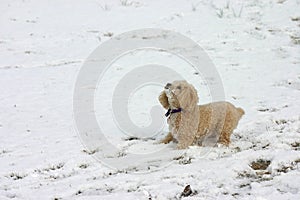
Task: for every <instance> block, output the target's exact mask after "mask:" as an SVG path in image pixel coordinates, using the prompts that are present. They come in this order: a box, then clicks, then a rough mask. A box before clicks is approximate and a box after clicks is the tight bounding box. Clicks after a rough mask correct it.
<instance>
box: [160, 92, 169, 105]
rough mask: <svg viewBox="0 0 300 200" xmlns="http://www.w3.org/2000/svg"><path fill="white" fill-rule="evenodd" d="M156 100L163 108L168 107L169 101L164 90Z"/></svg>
mask: <svg viewBox="0 0 300 200" xmlns="http://www.w3.org/2000/svg"><path fill="white" fill-rule="evenodd" d="M158 100H159V102H160V104H161V105H162V106H163V107H164V108H165V109H169V102H168V97H167V95H166V93H165V91H162V92H161V93H160V95H159V97H158Z"/></svg>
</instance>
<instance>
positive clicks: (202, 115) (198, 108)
mask: <svg viewBox="0 0 300 200" xmlns="http://www.w3.org/2000/svg"><path fill="white" fill-rule="evenodd" d="M198 100H199V98H198V95H197V91H196V89H195V88H194V87H193V86H192V85H191V84H189V83H188V82H186V81H174V82H173V83H172V84H170V83H169V84H167V85H166V87H165V90H164V91H163V92H161V94H160V95H159V101H160V103H161V105H162V106H163V107H164V108H165V109H178V108H181V109H182V112H178V113H172V114H171V115H170V116H169V117H168V119H167V122H168V124H169V133H168V135H167V136H166V137H165V138H164V139H163V140H162V141H161V142H162V143H165V144H166V143H169V142H170V141H175V142H178V144H177V148H178V149H185V148H187V147H188V146H190V145H193V144H197V145H202V146H206V145H212V144H216V143H217V142H219V143H221V144H224V145H226V146H228V145H229V144H230V136H231V134H232V132H233V130H234V129H235V128H236V127H237V125H238V122H239V120H240V118H241V117H242V116H243V115H244V114H245V112H244V110H243V109H242V108H236V107H235V106H234V105H232V104H231V103H229V102H214V103H210V104H205V105H197V103H198Z"/></svg>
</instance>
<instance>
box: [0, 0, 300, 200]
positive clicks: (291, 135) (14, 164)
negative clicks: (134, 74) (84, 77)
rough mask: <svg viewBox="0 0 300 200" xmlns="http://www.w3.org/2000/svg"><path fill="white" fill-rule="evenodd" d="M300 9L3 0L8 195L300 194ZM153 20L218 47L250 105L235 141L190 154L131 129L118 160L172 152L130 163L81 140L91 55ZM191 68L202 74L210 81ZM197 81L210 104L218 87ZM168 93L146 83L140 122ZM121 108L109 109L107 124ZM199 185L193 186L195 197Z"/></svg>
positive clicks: (1, 144)
mask: <svg viewBox="0 0 300 200" xmlns="http://www.w3.org/2000/svg"><path fill="white" fill-rule="evenodd" d="M299 10H300V1H299V0H274V1H271V0H270V1H264V0H246V1H242V0H241V1H233V0H231V1H230V0H228V1H214V0H203V1H195V0H165V1H150V0H149V1H141V0H121V1H118V0H115V1H108V0H107V1H103V0H102V1H100V0H99V1H97V0H91V1H83V0H65V1H59V0H52V1H39V0H23V1H18V0H2V1H1V2H0V57H1V59H0V91H1V92H0V111H1V114H0V136H1V140H0V199H11V198H13V199H180V198H184V199H300V100H299V99H300V13H299ZM141 28H163V29H168V30H173V31H177V32H179V33H181V34H183V35H185V36H187V37H190V38H191V39H193V40H194V41H196V42H197V43H198V44H199V45H200V46H201V47H203V48H204V49H205V51H206V52H207V53H208V55H209V56H210V58H211V60H212V61H213V63H214V64H215V66H216V69H217V70H218V72H219V74H220V77H221V78H222V81H223V87H224V92H225V97H226V100H228V101H230V102H232V103H233V104H235V105H237V106H240V107H242V108H244V110H245V111H246V115H245V116H244V117H243V118H242V120H241V121H240V124H239V126H238V128H237V129H236V130H235V131H234V134H233V135H232V144H231V145H230V146H229V147H228V148H225V147H215V148H207V147H205V148H204V147H190V148H189V149H188V150H186V151H178V150H176V149H175V145H174V144H168V145H162V144H157V142H158V138H159V137H162V135H159V136H158V137H157V138H156V139H155V140H124V137H119V138H118V139H116V140H115V141H118V143H117V144H115V145H116V146H118V147H119V148H120V152H119V153H118V154H113V155H110V158H111V159H112V160H114V161H116V162H122V159H124V158H125V159H126V156H130V154H128V152H141V151H144V150H145V149H148V150H154V149H158V148H161V149H163V150H162V154H161V155H160V156H157V157H155V158H151V157H147V155H148V154H147V153H145V160H142V161H140V160H139V161H136V162H133V163H131V165H130V166H123V169H122V170H119V169H113V168H111V167H109V166H107V165H105V163H103V162H99V161H97V159H95V158H94V154H97V152H96V151H91V150H90V149H86V148H85V147H84V145H83V144H82V143H81V140H80V138H79V136H78V134H77V129H76V124H75V123H74V119H73V117H74V116H73V90H74V85H75V83H76V79H77V75H78V73H79V70H80V68H81V66H82V65H83V62H84V60H85V59H86V58H87V57H88V56H89V55H90V54H91V53H92V52H93V50H94V49H95V48H97V47H98V46H99V45H100V44H102V43H103V42H104V41H107V40H108V39H109V38H110V37H113V36H115V35H118V34H121V33H123V32H126V31H131V30H134V29H141ZM142 55H143V53H140V52H137V55H136V57H138V58H141V57H142ZM131 57H132V58H133V57H134V54H133V55H131ZM157 57H158V58H159V56H157ZM170 60H171V61H170V64H172V63H173V64H174V63H175V65H176V64H179V65H180V64H181V63H180V60H178V62H177V60H176V59H175V58H174V59H170ZM144 61H145V62H146V61H147V62H148V61H149V60H147V58H145V59H144ZM122 62H123V63H122ZM132 62H134V61H132ZM136 62H137V61H136ZM160 62H165V63H168V62H169V61H167V60H166V59H165V60H159V59H158V60H156V61H155V63H160ZM126 64H127V65H129V64H131V62H130V60H129V58H127V60H126V59H125V58H124V60H123V61H122V59H120V62H119V63H116V66H117V67H116V68H115V69H116V70H113V69H114V68H112V70H111V71H110V73H111V74H110V75H111V76H112V77H114V78H115V79H113V80H109V78H108V80H106V82H105V79H104V83H103V86H104V90H105V89H106V90H108V93H109V92H111V91H110V90H111V88H110V87H111V86H112V84H115V83H111V82H110V81H114V80H117V79H118V78H121V74H122V73H121V72H122V70H125V68H126ZM118 66H119V67H118ZM178 70H180V67H178ZM125 71H126V70H125ZM183 71H184V72H183V74H182V75H183V76H184V77H186V79H188V80H190V81H191V82H193V81H195V80H196V79H198V78H199V77H198V75H197V74H194V72H193V71H192V70H183ZM119 76H120V77H119ZM195 87H196V88H197V90H198V91H199V98H200V102H199V103H200V104H202V103H207V102H208V101H209V100H210V98H209V92H208V91H207V90H206V88H204V86H203V85H200V84H199V85H195ZM148 89H149V88H148ZM149 90H150V89H149ZM156 90H157V92H159V91H160V88H159V87H155V88H154V89H153V90H152V92H149V93H147V88H146V89H145V90H141V91H139V92H140V93H137V94H136V102H135V103H131V104H130V105H129V107H130V111H131V113H129V114H130V115H131V116H136V118H137V123H141V122H143V121H144V122H145V121H146V122H147V123H149V112H148V111H149V109H150V108H151V106H153V105H154V104H158V101H157V96H158V94H157V93H155V92H153V91H156ZM105 94H106V93H105ZM99 95H100V96H101V93H100V94H99ZM143 95H145V97H143ZM134 97H135V96H134V95H133V97H132V99H133V102H134V99H135V98H134ZM103 98H104V99H103ZM143 98H144V99H145V101H144V100H143ZM96 99H97V98H96ZM100 99H103V102H104V104H105V103H107V102H110V98H109V96H107V97H106V99H105V97H101V98H100ZM140 99H142V101H141V100H140ZM149 99H150V100H149ZM98 103H99V101H98ZM99 104H101V103H99ZM96 106H97V105H96ZM99 106H101V105H99ZM96 113H97V111H96ZM110 115H111V114H110V113H109V110H107V111H102V112H101V114H100V116H99V121H100V124H101V119H103V118H105V119H106V120H110V118H111V117H110ZM159 117H160V116H159ZM162 120H165V119H164V118H163V117H162ZM110 124H111V123H110V121H109V122H108V123H104V125H105V126H106V127H105V128H106V130H110ZM165 128H166V127H165ZM106 133H108V134H111V137H116V136H117V135H118V134H115V133H116V132H115V131H114V129H113V128H111V132H107V131H106ZM98 150H100V151H101V147H99V149H98ZM141 163H142V164H141ZM187 185H190V187H191V189H192V194H190V195H188V196H187V197H184V196H182V195H181V193H182V192H183V190H184V188H185V187H186V186H187Z"/></svg>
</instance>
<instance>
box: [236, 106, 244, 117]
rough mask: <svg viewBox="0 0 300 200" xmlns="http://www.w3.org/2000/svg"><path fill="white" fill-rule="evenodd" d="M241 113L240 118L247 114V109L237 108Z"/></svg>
mask: <svg viewBox="0 0 300 200" xmlns="http://www.w3.org/2000/svg"><path fill="white" fill-rule="evenodd" d="M236 110H237V111H238V113H239V115H240V118H241V117H242V116H243V115H244V114H245V111H244V110H243V109H242V108H237V109H236Z"/></svg>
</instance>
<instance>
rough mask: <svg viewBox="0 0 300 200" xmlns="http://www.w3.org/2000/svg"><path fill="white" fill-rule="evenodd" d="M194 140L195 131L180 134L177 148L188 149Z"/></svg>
mask: <svg viewBox="0 0 300 200" xmlns="http://www.w3.org/2000/svg"><path fill="white" fill-rule="evenodd" d="M193 142H194V133H191V132H189V133H186V132H185V133H183V134H178V144H177V149H186V148H188V147H189V146H191V145H192V144H193Z"/></svg>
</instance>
